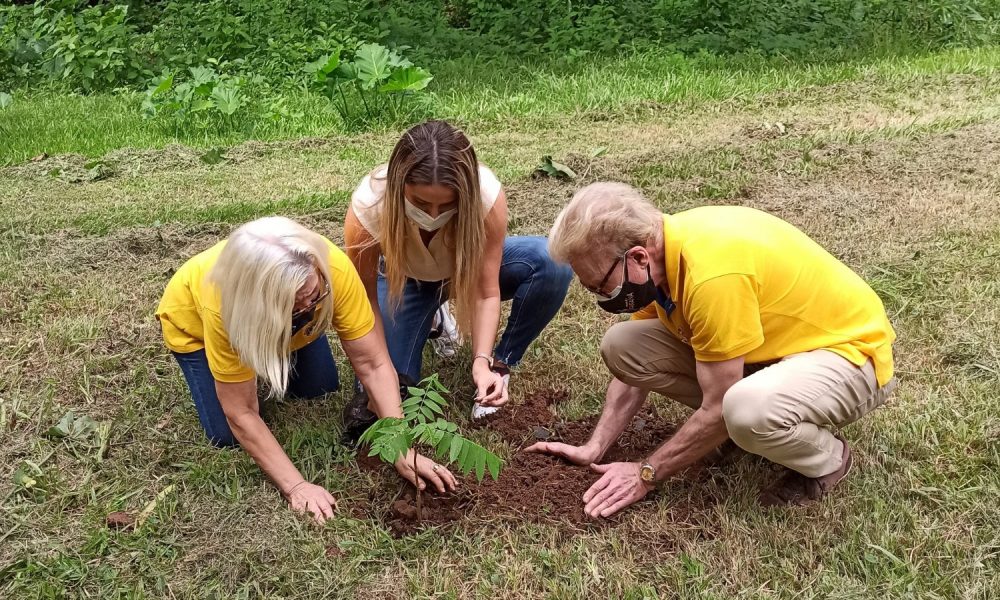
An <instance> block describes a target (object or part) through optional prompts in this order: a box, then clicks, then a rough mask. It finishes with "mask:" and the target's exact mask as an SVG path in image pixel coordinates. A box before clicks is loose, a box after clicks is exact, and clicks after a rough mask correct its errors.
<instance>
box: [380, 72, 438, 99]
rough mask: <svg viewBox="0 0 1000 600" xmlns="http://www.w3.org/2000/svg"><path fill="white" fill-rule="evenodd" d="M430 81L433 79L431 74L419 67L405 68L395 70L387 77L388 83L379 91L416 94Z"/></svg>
mask: <svg viewBox="0 0 1000 600" xmlns="http://www.w3.org/2000/svg"><path fill="white" fill-rule="evenodd" d="M432 79H434V77H432V76H431V74H430V73H428V72H427V71H426V70H425V69H422V68H420V67H405V68H402V69H396V70H395V71H393V72H392V74H391V75H390V76H389V81H386V82H385V84H383V85H382V87H380V88H379V91H380V92H385V93H388V94H399V93H404V92H416V91H419V90H422V89H424V88H425V87H427V84H429V83H430V82H431V80H432Z"/></svg>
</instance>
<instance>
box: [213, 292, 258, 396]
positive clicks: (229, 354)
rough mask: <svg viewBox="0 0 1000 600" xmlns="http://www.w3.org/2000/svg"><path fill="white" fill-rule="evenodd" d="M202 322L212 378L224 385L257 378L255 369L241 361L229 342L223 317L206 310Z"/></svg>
mask: <svg viewBox="0 0 1000 600" xmlns="http://www.w3.org/2000/svg"><path fill="white" fill-rule="evenodd" d="M202 322H203V324H204V331H205V357H206V358H207V359H208V368H209V370H211V371H212V377H214V378H215V380H216V381H221V382H222V383H241V382H244V381H249V380H251V379H253V378H254V377H255V375H256V374H255V373H254V371H253V369H251V368H250V367H247V366H246V365H244V364H243V361H241V360H240V357H239V355H238V354H237V353H236V350H234V349H233V346H232V343H230V341H229V334H228V333H226V329H225V327H224V326H223V324H222V315H220V314H218V313H216V312H214V311H212V310H209V309H204V310H203V311H202Z"/></svg>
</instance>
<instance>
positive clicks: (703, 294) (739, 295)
mask: <svg viewBox="0 0 1000 600" xmlns="http://www.w3.org/2000/svg"><path fill="white" fill-rule="evenodd" d="M663 234H664V239H665V253H666V270H667V285H668V286H669V291H670V297H671V298H672V300H673V302H674V304H675V308H674V310H672V311H670V314H669V315H668V314H667V311H666V310H665V309H664V307H663V306H661V305H660V304H659V303H657V302H654V303H653V304H651V305H650V306H649V307H646V308H645V309H643V310H642V311H640V312H639V313H636V314H635V315H634V318H638V319H642V318H651V317H653V316H656V317H659V319H660V321H661V322H663V323H664V325H666V327H667V328H668V329H669V330H670V331H671V332H673V333H674V334H675V335H677V336H678V337H679V338H680V339H681V340H683V341H684V342H685V343H689V344H690V345H691V347H692V348H693V349H694V353H695V357H696V358H697V359H698V360H700V361H705V362H714V361H723V360H728V359H731V358H736V357H738V356H744V357H745V359H746V362H747V363H750V364H752V363H763V362H770V361H775V360H778V359H780V358H782V357H785V356H788V355H790V354H795V353H797V352H808V351H811V350H818V349H821V348H822V349H827V350H830V351H833V352H836V353H837V354H839V355H841V356H843V357H844V358H846V359H847V360H849V361H851V362H852V363H854V364H855V365H858V366H861V365H863V364H864V363H865V362H866V361H867V360H868V359H871V360H872V362H873V363H874V365H875V374H876V378H877V379H878V383H879V385H885V384H886V383H887V382H888V381H889V380H890V379H891V378H892V372H893V357H892V342H893V340H895V339H896V333H895V331H893V329H892V325H891V324H890V323H889V318H888V316H887V315H886V313H885V307H884V306H883V305H882V300H881V299H880V298H879V297H878V294H876V293H875V291H874V290H872V288H871V287H870V286H869V285H868V284H867V283H865V281H864V280H863V279H862V278H861V277H860V276H859V275H858V274H857V273H855V272H854V271H852V270H851V269H850V268H849V267H847V265H845V264H843V263H842V262H840V261H839V260H837V259H836V258H834V257H833V255H831V254H830V253H829V252H827V251H826V250H824V249H823V248H822V247H821V246H820V245H819V244H817V243H816V242H814V241H813V240H812V239H810V238H809V237H808V236H807V235H806V234H804V233H803V232H801V231H799V230H798V229H796V228H795V227H794V226H793V225H791V224H789V223H786V222H785V221H782V220H781V219H779V218H778V217H775V216H773V215H769V214H767V213H764V212H761V211H758V210H755V209H752V208H745V207H739V206H705V207H701V208H695V209H692V210H688V211H685V212H682V213H678V214H675V215H664V217H663ZM654 309H655V313H654V312H653V310H654Z"/></svg>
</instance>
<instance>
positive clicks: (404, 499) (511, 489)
mask: <svg viewBox="0 0 1000 600" xmlns="http://www.w3.org/2000/svg"><path fill="white" fill-rule="evenodd" d="M566 397H567V396H566V393H565V392H563V391H552V390H546V391H541V392H537V393H535V394H531V395H529V396H528V397H527V398H526V399H525V401H524V402H523V403H522V404H519V405H515V406H512V407H508V408H505V409H504V410H502V411H500V412H498V413H497V414H496V415H493V416H491V417H489V418H488V419H487V420H486V421H485V422H484V423H481V424H479V425H478V426H480V427H482V428H483V429H486V430H489V431H493V432H495V433H496V434H497V435H498V436H499V437H500V438H501V439H503V440H504V441H505V442H508V443H509V444H511V445H513V446H514V447H515V448H516V450H515V452H514V454H513V456H511V458H510V459H509V460H508V461H507V462H506V464H505V465H504V468H503V470H502V471H501V473H500V477H499V478H498V479H497V480H495V481H494V480H492V479H490V478H488V477H487V478H486V479H484V480H483V481H482V482H480V483H477V482H476V481H475V480H474V479H472V478H469V477H467V478H465V479H463V480H462V483H461V489H460V491H459V492H458V493H456V494H453V495H450V494H446V495H441V494H437V493H434V492H431V493H425V494H423V495H422V498H421V503H422V510H421V512H422V518H420V519H418V518H417V507H416V497H415V493H414V492H413V490H412V489H411V488H409V487H408V486H407V487H405V488H402V490H403V491H402V492H401V494H400V496H399V497H398V498H397V499H396V500H394V501H393V502H392V504H391V507H390V510H389V511H388V513H387V514H386V515H385V516H384V520H385V523H386V524H387V525H388V527H389V528H390V530H391V531H393V533H395V534H396V535H408V534H412V533H414V532H417V531H420V530H423V529H426V528H427V527H434V526H448V525H455V524H460V525H461V526H463V527H466V528H472V529H478V528H489V527H495V526H496V525H498V524H501V523H505V524H508V525H517V524H522V523H537V524H559V525H560V526H562V527H565V528H567V529H566V531H570V532H582V531H587V530H592V529H595V528H603V527H618V526H621V525H624V526H626V527H631V523H632V520H631V519H626V520H623V519H622V518H621V516H620V515H617V516H615V517H612V518H609V519H599V520H594V519H590V518H589V517H587V516H586V515H585V514H584V512H583V508H584V504H583V495H584V493H585V492H586V491H587V489H588V488H589V487H590V486H591V485H592V484H593V483H594V482H595V481H597V479H598V478H599V477H600V475H599V474H598V473H595V472H594V471H592V470H591V469H590V468H589V466H578V465H573V464H570V463H568V462H566V461H565V460H562V459H560V458H556V457H552V456H548V455H542V454H536V453H528V452H524V451H523V450H524V448H526V447H527V446H529V445H531V444H532V443H534V442H536V441H539V440H546V441H561V442H565V443H567V444H574V445H578V444H582V443H584V442H586V441H587V439H588V438H589V436H590V433H591V432H592V431H593V428H594V426H595V425H596V422H597V419H596V418H589V419H585V420H581V421H562V420H559V419H557V418H556V416H555V414H554V413H553V412H552V410H551V406H552V405H553V403H556V402H561V401H564V400H565V399H566ZM675 430H676V427H675V426H674V425H673V424H672V423H669V422H667V421H666V420H664V419H663V418H662V417H661V416H660V415H659V414H658V413H657V412H656V410H655V409H653V408H652V407H647V408H646V409H644V410H643V411H641V412H640V414H639V415H638V416H637V417H636V418H635V419H633V421H632V423H631V424H630V425H629V427H628V428H627V429H626V431H625V432H624V433H623V434H622V436H621V437H620V438H619V439H618V441H617V442H616V443H615V445H614V446H612V447H611V448H610V449H609V450H608V452H607V454H606V455H605V457H604V459H603V460H602V461H601V462H617V461H635V460H639V459H642V458H644V457H646V456H648V455H649V454H650V453H651V452H652V451H653V450H654V449H656V448H657V447H659V446H660V445H661V444H662V443H663V442H665V441H666V440H667V439H668V438H669V437H670V436H671V435H673V433H674V431H675ZM362 464H363V466H364V468H369V469H370V468H380V467H379V465H378V464H377V463H373V461H371V460H370V459H364V460H363V461H362ZM710 467H711V464H710V463H709V462H707V461H706V463H704V464H699V465H696V466H694V467H692V468H690V469H689V470H688V471H686V472H685V473H684V474H682V475H680V477H681V478H685V479H687V480H689V481H691V482H696V481H704V480H705V479H706V478H710V477H711V475H710V473H709V471H708V469H709V468H710ZM396 484H397V485H401V484H398V481H397V482H396ZM381 497H383V498H384V497H385V495H382V496H381ZM717 502H718V498H716V497H714V496H712V495H711V494H704V495H702V496H700V497H698V498H697V499H689V501H687V502H673V503H672V504H671V506H670V508H669V509H668V510H669V511H670V513H671V515H670V516H671V517H672V518H673V519H674V520H676V521H679V522H685V521H687V524H688V525H689V526H690V527H694V528H700V529H702V530H703V535H705V536H711V535H712V531H713V530H714V527H713V525H712V519H711V517H710V516H709V515H710V513H711V509H712V507H713V506H714V505H715V504H716V503H717ZM377 510H378V507H377V506H373V505H372V503H371V500H367V501H363V502H362V510H361V512H362V513H368V514H369V516H374V517H375V518H378V515H377V514H375V513H376V512H377ZM650 511H652V512H656V511H655V510H654V509H653V507H652V506H651V505H650V504H649V503H646V504H640V505H638V506H637V507H635V508H633V509H632V510H631V511H630V512H632V513H635V512H639V513H644V512H646V513H648V512H650ZM352 512H355V511H354V509H353V508H352ZM355 514H357V512H355ZM660 516H661V517H662V516H663V515H660ZM639 518H640V519H641V518H642V517H641V515H640V517H639Z"/></svg>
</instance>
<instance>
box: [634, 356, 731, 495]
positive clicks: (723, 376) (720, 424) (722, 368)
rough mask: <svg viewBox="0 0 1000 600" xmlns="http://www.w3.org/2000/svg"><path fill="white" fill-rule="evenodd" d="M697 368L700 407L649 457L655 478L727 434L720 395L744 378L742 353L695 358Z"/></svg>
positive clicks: (677, 467)
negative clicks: (719, 358)
mask: <svg viewBox="0 0 1000 600" xmlns="http://www.w3.org/2000/svg"><path fill="white" fill-rule="evenodd" d="M696 368H697V375H698V384H699V385H700V386H701V390H702V401H701V408H699V409H698V410H696V411H694V414H692V415H691V416H690V417H689V418H688V420H687V421H685V422H684V424H683V425H681V428H680V429H678V430H677V433H676V434H674V436H673V437H671V438H670V439H669V440H667V442H666V443H665V444H663V445H662V446H660V447H659V448H657V450H656V451H655V452H653V454H652V455H651V456H650V457H649V459H648V460H649V463H650V464H652V465H653V468H654V469H655V470H656V478H657V480H660V481H662V480H663V479H665V478H667V477H669V476H671V475H673V474H675V473H677V472H679V471H681V470H683V469H684V468H686V467H688V466H690V465H691V464H693V463H695V462H696V461H698V460H700V459H701V458H704V457H705V455H707V454H708V453H709V452H711V451H712V450H714V449H715V448H717V447H719V445H720V444H722V442H724V441H726V439H727V438H728V437H729V433H728V432H727V431H726V423H725V421H724V420H723V418H722V398H723V396H725V394H726V392H727V391H729V388H731V387H732V386H733V385H734V384H736V382H738V381H739V380H740V379H742V378H743V357H738V358H733V359H730V360H726V361H722V362H701V361H698V363H697V367H696Z"/></svg>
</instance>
